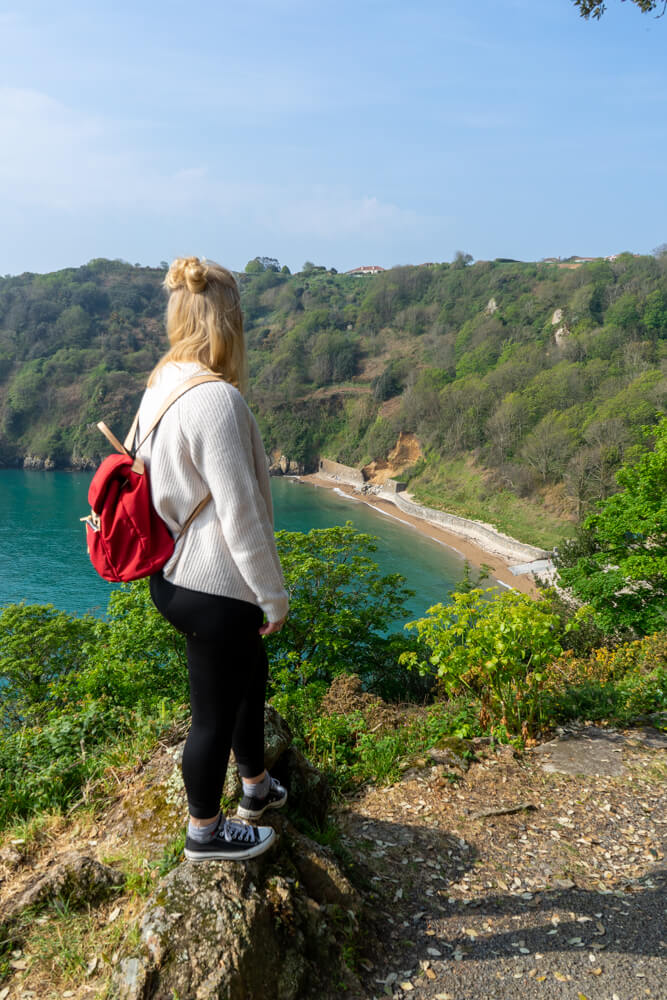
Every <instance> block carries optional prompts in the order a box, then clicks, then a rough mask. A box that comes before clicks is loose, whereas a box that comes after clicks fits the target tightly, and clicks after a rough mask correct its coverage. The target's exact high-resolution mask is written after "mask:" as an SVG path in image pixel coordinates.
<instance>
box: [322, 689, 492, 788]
mask: <svg viewBox="0 0 667 1000" xmlns="http://www.w3.org/2000/svg"><path fill="white" fill-rule="evenodd" d="M479 732H480V729H479V723H478V722H477V720H476V719H475V716H474V712H473V710H472V709H471V708H470V707H469V706H468V705H466V704H465V703H464V702H463V701H459V702H452V703H449V704H442V703H439V704H435V705H431V706H429V707H428V709H426V710H425V711H422V712H420V713H417V714H414V715H412V716H411V717H407V718H406V719H405V720H404V721H403V722H402V724H401V725H399V726H397V727H396V728H391V727H389V728H387V727H384V728H382V729H381V731H380V732H378V729H377V726H376V725H375V726H374V725H371V724H369V722H368V721H367V720H366V719H365V718H364V715H363V713H362V712H349V713H347V714H333V715H324V716H319V717H317V718H315V719H313V721H312V724H311V725H310V727H309V728H308V730H307V731H306V733H305V737H304V739H303V745H304V749H305V750H306V752H307V754H308V757H309V759H310V760H311V761H312V762H313V763H314V764H315V765H316V766H317V767H318V768H320V769H321V770H323V771H324V772H325V773H326V774H327V776H328V778H329V780H330V781H331V783H332V785H333V787H334V790H335V792H336V793H338V794H343V793H345V792H348V793H349V792H350V791H352V790H353V789H354V788H355V787H357V786H358V785H359V784H360V783H363V782H366V781H372V782H374V783H377V784H380V785H384V784H391V783H393V782H395V781H397V780H398V779H399V778H400V776H401V774H402V772H403V771H404V770H405V769H406V767H408V766H410V764H411V763H414V762H415V760H416V759H418V758H419V756H420V755H421V754H424V753H425V752H426V751H427V750H429V749H430V748H431V747H433V746H435V745H437V744H438V743H439V742H440V741H441V740H442V739H443V738H446V737H454V738H455V739H457V740H463V739H468V738H470V737H471V736H474V735H477V734H478V733H479Z"/></svg>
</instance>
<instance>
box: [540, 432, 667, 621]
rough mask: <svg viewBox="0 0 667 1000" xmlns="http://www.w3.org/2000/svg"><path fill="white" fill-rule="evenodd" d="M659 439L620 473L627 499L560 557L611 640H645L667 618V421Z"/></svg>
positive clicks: (591, 522)
mask: <svg viewBox="0 0 667 1000" xmlns="http://www.w3.org/2000/svg"><path fill="white" fill-rule="evenodd" d="M654 433H655V447H654V449H653V450H652V451H649V452H647V453H645V454H644V455H643V456H642V458H641V459H640V460H639V461H638V462H637V463H636V464H634V465H626V466H624V467H623V468H622V469H621V470H620V471H619V472H618V474H617V477H616V478H617V482H618V485H619V487H620V492H618V493H615V494H614V495H613V496H611V497H609V498H608V499H607V500H605V501H604V502H603V503H601V504H599V505H598V511H597V513H594V514H592V515H590V516H589V517H588V518H587V520H586V521H585V523H584V525H583V529H582V530H581V531H580V533H579V535H578V537H577V539H575V540H574V541H573V542H570V543H566V544H565V545H564V546H563V548H562V551H560V552H559V555H558V567H559V575H560V579H561V581H562V584H563V585H564V586H566V587H568V588H570V589H571V590H572V591H573V592H574V593H575V594H576V595H577V596H578V597H579V598H580V599H581V600H583V601H585V602H587V603H588V604H590V605H591V606H592V608H593V609H594V611H595V616H596V621H597V623H598V625H599V627H600V628H601V629H602V630H603V631H604V633H605V634H607V635H610V636H613V635H619V634H620V635H622V634H624V633H628V632H630V633H635V634H638V635H646V634H648V633H650V632H653V631H655V630H656V629H660V628H664V626H665V621H666V619H667V417H663V418H662V420H661V422H660V424H659V425H658V426H657V428H655V430H654Z"/></svg>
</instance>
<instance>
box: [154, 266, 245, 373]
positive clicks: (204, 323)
mask: <svg viewBox="0 0 667 1000" xmlns="http://www.w3.org/2000/svg"><path fill="white" fill-rule="evenodd" d="M164 286H165V288H167V289H168V291H169V301H168V303H167V336H168V338H169V343H170V345H171V346H170V348H169V350H168V351H167V353H166V354H165V355H164V356H163V357H162V358H160V360H159V361H158V363H157V365H156V366H155V368H154V369H153V371H152V372H151V374H150V377H149V379H148V384H149V385H151V384H152V382H153V381H154V379H155V376H156V374H157V373H158V371H159V370H160V368H162V366H163V365H165V364H167V362H169V361H196V362H198V363H199V364H200V365H201V366H202V368H205V369H207V370H208V371H210V372H213V373H214V374H216V375H222V377H223V378H224V379H225V381H227V382H230V383H231V384H232V385H233V386H236V388H237V389H239V391H240V392H245V391H246V388H247V384H248V360H247V355H246V349H245V340H244V337H243V314H242V312H241V297H240V295H239V289H238V285H237V284H236V281H235V279H234V275H233V274H232V273H231V271H228V270H227V268H225V267H221V266H220V264H216V263H214V262H213V261H211V260H206V258H203V259H202V260H200V259H199V257H178V258H177V259H176V260H175V261H174V262H173V264H172V265H171V267H170V268H169V270H168V271H167V276H166V278H165V279H164Z"/></svg>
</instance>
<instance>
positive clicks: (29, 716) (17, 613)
mask: <svg viewBox="0 0 667 1000" xmlns="http://www.w3.org/2000/svg"><path fill="white" fill-rule="evenodd" d="M100 628H101V627H100V623H98V622H97V621H96V620H95V619H94V618H92V617H89V616H87V617H85V618H74V617H73V616H72V615H68V614H66V613H65V612H64V611H57V610H56V608H54V607H53V606H52V605H51V604H31V605H26V604H10V605H8V606H7V607H6V608H4V609H3V611H2V613H1V614H0V725H2V726H3V727H5V728H12V729H15V728H17V727H20V726H21V725H22V724H25V723H28V724H30V723H31V722H36V721H39V720H40V719H42V718H43V717H44V716H45V715H46V714H47V713H48V711H49V706H50V702H52V686H53V684H54V683H55V682H56V681H57V680H58V679H60V678H63V677H65V676H72V675H74V674H75V672H76V671H77V670H80V669H81V668H83V667H84V666H85V664H86V659H87V657H86V652H85V648H86V643H88V642H89V641H90V640H91V639H93V638H95V637H96V636H97V635H98V633H99V631H100ZM102 628H103V626H102Z"/></svg>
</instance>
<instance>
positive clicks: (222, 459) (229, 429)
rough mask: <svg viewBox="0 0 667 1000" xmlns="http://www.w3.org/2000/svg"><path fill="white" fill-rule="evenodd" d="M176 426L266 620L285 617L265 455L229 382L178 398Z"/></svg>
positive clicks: (252, 423) (254, 426)
mask: <svg viewBox="0 0 667 1000" xmlns="http://www.w3.org/2000/svg"><path fill="white" fill-rule="evenodd" d="M183 403H184V409H185V410H187V411H189V412H188V413H187V419H185V420H183V421H182V423H181V428H182V433H183V434H184V435H185V436H186V438H187V440H188V445H189V450H190V454H191V456H192V461H193V463H194V465H195V467H196V468H197V469H198V470H199V472H200V474H201V476H202V477H203V479H204V480H205V482H206V484H207V485H208V488H209V490H210V491H211V494H212V497H213V503H214V505H215V512H216V515H217V517H218V520H219V523H220V525H221V527H222V532H223V535H224V538H225V542H226V543H227V546H228V548H229V551H230V554H231V556H232V558H233V560H234V562H235V563H236V566H237V567H238V569H239V572H240V573H241V575H242V576H243V578H244V579H245V581H246V583H247V584H248V586H249V587H250V589H251V590H252V591H253V593H254V594H255V595H256V597H257V603H258V604H259V605H260V607H261V608H262V610H263V611H264V612H265V614H266V616H267V618H268V620H269V621H274V622H275V621H280V619H281V618H283V617H284V616H285V615H286V614H287V609H288V603H289V602H288V597H287V593H286V591H285V583H284V577H283V573H282V568H281V566H280V560H279V558H278V553H277V550H276V543H275V538H274V534H273V507H272V502H271V490H270V484H269V476H268V470H267V468H266V455H265V452H264V448H263V446H262V443H261V437H260V434H259V429H258V428H257V424H256V422H255V418H254V417H253V415H252V414H251V412H250V410H249V409H248V406H247V403H246V402H245V400H244V398H243V396H242V395H241V393H240V392H239V391H238V389H235V388H234V387H233V386H231V385H229V384H228V383H225V384H215V383H207V384H205V385H202V386H199V387H198V388H197V389H196V390H195V392H193V393H191V394H186V396H184V397H183Z"/></svg>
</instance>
